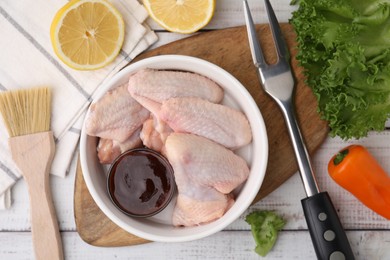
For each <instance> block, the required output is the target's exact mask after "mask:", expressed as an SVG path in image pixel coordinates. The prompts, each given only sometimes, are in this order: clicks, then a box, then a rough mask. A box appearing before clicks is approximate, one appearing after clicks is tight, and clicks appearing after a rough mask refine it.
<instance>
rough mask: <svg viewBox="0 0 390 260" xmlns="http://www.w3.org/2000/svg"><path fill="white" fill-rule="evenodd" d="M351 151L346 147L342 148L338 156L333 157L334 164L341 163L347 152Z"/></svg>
mask: <svg viewBox="0 0 390 260" xmlns="http://www.w3.org/2000/svg"><path fill="white" fill-rule="evenodd" d="M348 153H349V150H348V149H345V150H342V151H340V152H339V153H338V154H337V155H336V157H335V158H334V159H333V164H334V165H338V164H340V163H341V162H342V161H343V160H344V158H345V157H346V156H347V154H348Z"/></svg>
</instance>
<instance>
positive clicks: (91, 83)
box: [0, 0, 157, 209]
mask: <svg viewBox="0 0 390 260" xmlns="http://www.w3.org/2000/svg"><path fill="white" fill-rule="evenodd" d="M110 1H111V3H112V4H113V5H114V6H115V7H116V8H117V9H118V10H119V12H120V13H121V14H122V16H123V19H124V21H125V24H126V36H125V41H124V44H123V47H122V50H121V52H120V54H119V55H118V57H117V58H116V59H115V61H114V62H113V63H111V64H110V65H108V66H106V67H104V68H102V69H99V70H96V71H77V70H73V69H71V68H69V67H67V66H66V65H65V64H63V63H62V62H61V61H60V60H59V59H58V58H57V57H56V55H55V53H54V52H53V48H52V45H51V42H50V25H51V22H52V19H53V17H54V15H55V14H56V12H57V11H58V10H59V9H60V8H61V7H62V6H63V5H64V4H66V2H67V1H66V0H52V1H47V0H20V1H14V0H2V1H0V28H1V34H2V36H1V37H0V49H1V50H2V51H1V57H0V91H6V90H12V89H23V88H31V87H37V86H48V87H50V88H51V89H52V121H51V130H52V131H53V132H54V136H55V142H56V154H55V157H54V161H53V164H52V169H51V173H52V174H54V175H56V176H60V177H65V176H66V175H67V173H68V172H69V171H70V169H73V170H74V169H75V167H74V165H73V167H72V165H71V162H75V161H76V159H75V151H76V150H77V149H76V148H77V143H78V140H79V136H80V131H81V127H82V122H83V116H84V115H85V112H86V109H87V107H88V105H89V103H90V101H91V100H92V99H93V97H94V93H95V92H96V90H97V89H98V88H99V86H101V85H102V84H104V82H106V81H107V80H109V79H110V78H111V77H112V76H113V75H114V74H115V73H116V72H118V71H119V70H120V69H121V68H122V67H123V66H125V65H126V64H127V63H128V62H129V61H131V60H132V59H133V58H134V57H135V56H137V55H138V54H139V53H141V52H142V51H144V50H146V49H147V48H148V47H149V46H150V45H152V44H153V43H154V42H155V41H156V40H157V36H156V34H155V33H154V32H153V31H152V30H151V29H150V28H149V27H148V26H147V25H146V23H145V20H146V18H147V16H148V14H147V12H146V10H145V9H144V7H143V6H142V5H140V3H139V2H138V1H137V0H110ZM7 140H8V133H7V131H6V129H5V126H4V123H3V120H1V119H0V209H2V208H8V207H9V206H10V205H11V195H10V188H11V187H12V185H13V184H15V182H16V181H17V180H18V179H19V178H20V177H21V174H20V172H19V170H18V169H17V167H16V166H15V165H14V163H13V161H12V159H11V156H10V152H9V149H8V143H7Z"/></svg>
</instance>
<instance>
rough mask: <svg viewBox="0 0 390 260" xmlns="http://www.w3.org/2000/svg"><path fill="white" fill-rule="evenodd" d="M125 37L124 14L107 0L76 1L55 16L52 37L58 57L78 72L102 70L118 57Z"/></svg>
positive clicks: (68, 4) (65, 6) (51, 31)
mask: <svg viewBox="0 0 390 260" xmlns="http://www.w3.org/2000/svg"><path fill="white" fill-rule="evenodd" d="M124 35H125V25H124V22H123V19H122V16H121V14H120V13H119V12H118V10H116V9H115V7H113V6H112V5H111V4H109V3H108V2H106V1H105V0H72V1H70V2H68V3H67V4H66V5H64V6H63V7H62V8H61V9H60V10H59V11H58V12H57V14H56V15H55V17H54V19H53V22H52V24H51V28H50V38H51V42H52V45H53V48H54V52H55V53H56V54H57V56H58V57H59V58H60V59H61V60H62V61H63V62H64V63H65V64H67V65H68V66H69V67H71V68H74V69H78V70H94V69H98V68H101V67H103V66H105V65H107V64H108V63H110V62H111V61H113V60H114V59H115V57H117V56H118V53H119V51H120V49H121V47H122V44H123V40H124Z"/></svg>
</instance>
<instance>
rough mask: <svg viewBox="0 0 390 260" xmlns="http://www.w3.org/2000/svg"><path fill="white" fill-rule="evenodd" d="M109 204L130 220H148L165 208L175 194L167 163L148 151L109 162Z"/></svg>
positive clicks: (136, 152)
mask: <svg viewBox="0 0 390 260" xmlns="http://www.w3.org/2000/svg"><path fill="white" fill-rule="evenodd" d="M107 190H108V194H109V197H110V199H111V201H112V202H113V203H114V205H115V206H116V207H117V208H118V209H119V210H120V211H122V212H123V213H125V214H126V215H128V216H131V217H144V218H145V217H151V216H153V215H155V214H157V213H159V212H161V211H162V210H163V209H164V208H166V207H167V206H168V204H169V203H170V201H171V199H172V197H173V195H174V193H175V191H176V184H175V178H174V173H173V169H172V166H171V164H170V163H169V161H168V160H167V159H166V158H165V157H164V156H162V155H161V154H160V153H158V152H156V151H154V150H151V149H149V148H136V149H131V150H128V151H126V152H124V153H123V154H121V155H120V156H119V157H118V158H116V159H115V161H114V162H113V163H112V165H111V167H110V169H109V175H108V179H107Z"/></svg>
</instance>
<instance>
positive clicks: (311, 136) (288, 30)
mask: <svg viewBox="0 0 390 260" xmlns="http://www.w3.org/2000/svg"><path fill="white" fill-rule="evenodd" d="M281 29H282V32H283V34H284V36H285V38H286V41H287V44H288V45H289V49H290V52H291V56H292V57H293V59H292V67H293V68H294V73H295V77H296V80H297V88H296V94H295V103H296V109H297V115H298V121H299V123H300V126H301V129H302V134H303V136H304V138H305V140H306V144H307V148H308V150H309V152H310V154H313V152H314V151H316V149H317V148H318V147H319V146H320V145H321V143H322V142H323V141H324V139H325V138H326V136H327V134H328V126H327V124H326V122H324V121H322V120H320V118H319V115H318V113H317V112H316V111H317V101H316V99H315V97H314V95H313V94H312V92H311V90H310V89H309V88H308V87H307V86H305V85H304V76H303V74H302V70H301V68H299V67H298V66H297V62H296V60H295V59H294V57H295V55H296V42H295V33H294V31H293V29H292V27H291V26H290V25H289V24H282V25H281ZM257 32H258V35H259V37H260V38H261V40H260V41H261V45H262V48H263V51H264V53H265V57H266V59H267V60H268V62H269V63H273V62H275V60H276V58H275V54H274V48H273V46H274V44H273V40H272V37H271V34H270V31H269V28H268V26H267V25H258V26H257ZM164 54H182V55H189V56H194V57H199V58H202V59H205V60H208V61H210V62H212V63H214V64H217V65H219V66H220V67H222V68H224V69H225V70H227V71H228V72H230V73H231V74H232V75H233V76H235V77H236V78H237V79H238V80H239V81H240V82H241V83H242V84H243V85H244V86H245V87H246V88H247V89H248V91H249V92H250V93H251V95H252V96H253V98H254V99H255V101H256V103H257V105H258V106H259V108H260V111H261V113H262V115H263V118H264V121H265V124H266V128H267V133H268V139H269V159H268V166H267V172H266V175H265V179H264V182H263V184H262V186H261V189H260V191H259V193H258V195H257V197H256V198H255V200H254V202H253V203H256V202H258V201H259V200H260V199H262V198H263V197H265V196H266V195H268V194H269V193H270V192H272V191H273V190H275V189H276V188H277V187H279V186H280V185H281V184H282V183H283V182H285V181H286V180H287V179H288V178H289V177H290V176H292V175H293V174H294V173H295V172H296V171H297V169H298V166H297V164H296V161H295V157H294V152H293V150H292V146H291V144H290V140H289V136H288V134H287V129H286V126H285V122H284V120H283V117H282V114H281V112H280V111H279V108H278V107H277V105H276V104H275V103H274V102H273V101H272V100H271V99H270V97H268V96H267V95H266V94H265V93H264V92H263V91H262V89H261V86H260V83H259V79H258V76H257V73H256V69H255V67H254V65H253V63H252V57H251V53H250V50H249V45H248V38H247V34H246V28H245V27H235V28H229V29H224V30H217V31H211V32H204V33H199V34H197V35H194V36H191V37H189V38H185V39H183V40H179V41H176V42H172V43H170V44H167V45H164V46H161V47H159V48H157V49H154V50H151V51H148V52H145V53H144V54H142V55H140V56H138V57H137V58H136V59H135V60H134V61H133V62H136V61H138V60H141V59H144V58H147V57H151V56H156V55H164ZM302 189H303V186H302ZM286 196H287V194H286ZM297 203H299V200H297ZM74 214H75V220H76V226H77V231H78V232H79V234H80V236H81V238H82V239H83V240H84V241H85V242H87V243H89V244H91V245H94V246H110V247H112V246H127V245H136V244H141V243H145V242H148V241H147V240H144V239H142V238H139V237H136V236H134V235H132V234H130V233H128V232H126V231H124V230H123V229H121V228H120V227H118V226H116V225H115V224H114V223H113V222H111V220H109V219H108V218H107V217H106V216H105V215H104V213H103V212H102V211H101V210H100V209H99V208H98V207H97V205H96V204H95V202H94V200H93V199H92V197H91V195H90V194H89V192H88V189H87V187H86V186H85V182H84V179H83V176H82V172H81V169H80V167H79V168H78V170H77V174H76V181H75V194H74Z"/></svg>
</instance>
